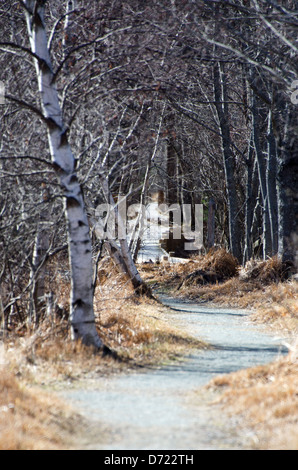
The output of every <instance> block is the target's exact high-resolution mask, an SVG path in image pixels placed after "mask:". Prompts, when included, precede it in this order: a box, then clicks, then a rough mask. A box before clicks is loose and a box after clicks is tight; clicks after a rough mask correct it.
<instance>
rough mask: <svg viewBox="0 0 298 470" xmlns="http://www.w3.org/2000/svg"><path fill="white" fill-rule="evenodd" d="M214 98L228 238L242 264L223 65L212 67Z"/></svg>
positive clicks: (233, 162) (234, 253)
mask: <svg viewBox="0 0 298 470" xmlns="http://www.w3.org/2000/svg"><path fill="white" fill-rule="evenodd" d="M213 71H214V97H215V106H216V111H217V116H218V120H219V126H220V130H221V141H222V153H223V159H224V166H225V174H226V184H227V194H228V204H229V207H228V209H229V237H230V246H231V251H232V254H233V255H234V256H235V257H236V258H237V259H238V260H239V261H240V262H242V256H241V230H240V224H239V211H238V196H237V189H236V183H235V158H234V155H233V152H232V150H231V135H230V129H229V121H230V120H229V109H228V104H227V102H228V97H227V89H226V78H225V74H224V69H223V64H221V63H220V62H218V63H217V64H215V66H214V69H213Z"/></svg>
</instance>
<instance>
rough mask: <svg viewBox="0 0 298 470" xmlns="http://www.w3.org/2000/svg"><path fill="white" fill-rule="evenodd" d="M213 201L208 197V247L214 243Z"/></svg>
mask: <svg viewBox="0 0 298 470" xmlns="http://www.w3.org/2000/svg"><path fill="white" fill-rule="evenodd" d="M215 207H216V205H215V201H214V199H212V198H211V199H210V201H209V208H208V236H207V239H208V248H209V249H210V248H212V247H213V246H214V243H215Z"/></svg>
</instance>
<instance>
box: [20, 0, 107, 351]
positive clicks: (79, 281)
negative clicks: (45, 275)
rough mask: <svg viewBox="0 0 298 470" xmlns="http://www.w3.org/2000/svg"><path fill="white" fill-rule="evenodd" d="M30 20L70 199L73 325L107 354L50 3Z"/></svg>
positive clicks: (51, 135)
mask: <svg viewBox="0 0 298 470" xmlns="http://www.w3.org/2000/svg"><path fill="white" fill-rule="evenodd" d="M24 4H25V8H26V13H25V14H26V20H27V27H28V33H29V39H30V45H31V50H32V53H33V54H34V57H35V59H34V60H35V66H36V73H37V77H38V87H39V93H40V99H41V105H42V111H43V116H44V120H45V122H46V124H47V132H48V141H49V147H50V152H51V158H52V163H53V167H54V169H55V171H56V173H57V175H58V177H59V181H60V184H61V187H62V189H63V191H64V196H65V215H66V220H67V224H68V246H69V259H70V268H71V299H70V321H71V333H72V338H73V339H75V340H77V339H81V340H82V342H83V343H84V344H86V345H92V346H95V347H97V348H102V347H103V344H102V341H101V340H100V338H99V336H98V334H97V330H96V326H95V317H94V310H93V286H92V280H93V272H92V246H91V238H90V233H89V224H88V219H87V214H86V210H85V204H84V200H83V195H82V190H81V186H80V184H79V181H78V178H77V175H76V170H75V158H74V155H73V153H72V150H71V147H70V145H69V143H68V140H67V129H65V126H64V122H63V116H62V111H61V107H60V103H59V97H58V92H57V89H56V86H55V83H54V80H53V78H54V72H53V68H52V63H51V57H50V54H49V50H48V47H47V43H48V40H47V34H46V27H45V19H44V14H45V4H46V2H45V1H44V0H25V2H24Z"/></svg>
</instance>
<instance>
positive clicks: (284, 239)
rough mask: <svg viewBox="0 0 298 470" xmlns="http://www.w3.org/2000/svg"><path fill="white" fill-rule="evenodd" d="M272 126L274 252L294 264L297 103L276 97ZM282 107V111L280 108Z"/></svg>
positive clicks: (297, 221)
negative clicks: (276, 217)
mask: <svg viewBox="0 0 298 470" xmlns="http://www.w3.org/2000/svg"><path fill="white" fill-rule="evenodd" d="M275 105H276V116H275V126H276V129H277V130H278V134H279V136H280V138H279V139H278V141H277V149H278V170H277V184H278V211H279V214H278V215H279V221H278V222H279V246H278V254H279V256H280V257H281V258H282V259H283V261H284V262H289V263H290V264H294V263H295V257H297V251H298V249H297V238H296V237H297V232H298V196H297V194H298V193H297V188H298V130H297V106H295V105H292V104H291V103H289V101H288V97H284V96H282V92H281V96H278V97H277V103H275ZM281 110H282V111H281Z"/></svg>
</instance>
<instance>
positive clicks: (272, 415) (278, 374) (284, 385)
mask: <svg viewBox="0 0 298 470" xmlns="http://www.w3.org/2000/svg"><path fill="white" fill-rule="evenodd" d="M297 367H298V362H297V356H296V353H295V356H293V354H292V355H291V356H289V357H288V358H285V359H281V360H278V361H276V362H273V363H271V364H269V365H265V366H258V367H255V368H252V369H247V370H243V371H240V372H235V373H232V374H229V375H225V376H221V377H218V378H216V379H214V380H213V381H212V382H211V383H210V384H209V385H208V388H211V389H215V390H217V391H218V390H220V391H221V395H220V398H219V400H218V401H219V403H221V404H222V406H223V407H224V409H225V411H229V413H230V414H231V415H233V416H235V415H236V414H237V415H238V417H239V416H240V417H241V420H239V422H242V423H243V426H244V427H245V428H247V427H249V428H250V429H251V430H253V432H254V443H255V447H256V448H259V449H283V450H298V393H297V390H298V374H297Z"/></svg>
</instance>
